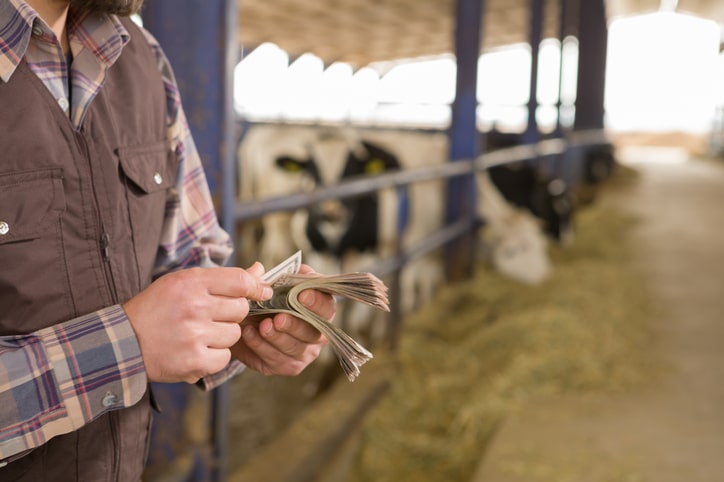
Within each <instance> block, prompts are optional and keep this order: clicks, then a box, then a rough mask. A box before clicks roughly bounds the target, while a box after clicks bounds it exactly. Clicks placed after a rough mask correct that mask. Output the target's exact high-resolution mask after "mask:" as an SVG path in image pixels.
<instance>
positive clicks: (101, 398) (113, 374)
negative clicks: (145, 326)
mask: <svg viewBox="0 0 724 482" xmlns="http://www.w3.org/2000/svg"><path fill="white" fill-rule="evenodd" d="M40 334H41V337H42V338H43V342H44V345H45V349H46V352H47V355H48V358H49V363H50V365H51V366H52V369H53V374H54V376H55V380H56V383H57V387H58V391H59V393H60V395H61V398H62V399H63V401H64V405H65V407H66V410H67V413H68V419H69V420H70V422H71V425H72V429H73V430H75V429H78V428H80V427H81V426H83V425H85V424H86V423H88V422H90V421H92V420H94V419H96V418H98V417H99V416H101V415H102V414H104V413H105V412H108V411H110V410H116V409H121V408H125V407H130V406H132V405H135V404H136V403H138V401H139V400H140V399H141V397H143V394H144V393H145V392H146V389H147V378H146V371H145V367H144V364H143V358H142V356H141V349H140V347H139V345H138V340H137V339H136V335H135V333H134V331H133V328H132V326H131V323H130V321H129V320H128V317H127V316H126V313H125V312H124V311H123V308H122V307H121V306H120V305H114V306H111V307H108V308H104V309H102V310H100V311H97V312H95V313H92V314H90V315H86V316H82V317H80V318H76V319H74V320H71V321H70V322H66V323H62V324H60V325H55V326H52V327H50V328H47V329H45V330H42V331H41V332H40Z"/></svg>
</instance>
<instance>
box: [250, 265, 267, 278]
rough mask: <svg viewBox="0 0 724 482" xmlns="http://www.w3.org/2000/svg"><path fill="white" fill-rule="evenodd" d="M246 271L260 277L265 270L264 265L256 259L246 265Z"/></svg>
mask: <svg viewBox="0 0 724 482" xmlns="http://www.w3.org/2000/svg"><path fill="white" fill-rule="evenodd" d="M246 271H247V273H249V274H251V275H254V276H256V277H260V276H262V275H263V274H264V273H265V272H266V270H265V269H264V265H263V264H261V263H260V262H259V261H256V262H255V263H254V264H252V265H251V266H250V267H248V268H247V269H246Z"/></svg>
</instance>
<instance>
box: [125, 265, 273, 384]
mask: <svg viewBox="0 0 724 482" xmlns="http://www.w3.org/2000/svg"><path fill="white" fill-rule="evenodd" d="M263 272H264V268H263V267H262V266H261V264H258V263H257V264H255V265H254V266H252V267H251V268H250V269H249V270H243V269H241V268H192V269H187V270H183V271H178V272H174V273H170V274H167V275H165V276H162V277H161V278H159V279H157V280H156V281H154V282H153V283H152V284H151V285H150V286H149V287H148V288H146V289H145V290H143V291H142V292H140V293H139V294H138V295H136V296H134V297H133V298H131V299H130V300H129V301H128V302H127V303H126V304H124V305H123V309H124V310H125V312H126V315H127V316H128V319H129V320H130V322H131V325H132V326H133V329H134V331H135V333H136V337H137V338H138V342H139V345H140V347H141V354H142V356H143V362H144V364H145V366H146V373H147V376H148V379H149V380H150V381H156V382H179V381H185V382H188V383H194V382H196V381H197V380H199V379H200V378H201V377H203V376H205V375H210V374H212V373H216V372H218V371H220V370H222V369H223V368H224V367H226V365H227V364H228V363H229V361H230V360H231V351H230V350H229V349H230V347H232V346H234V344H236V343H237V342H238V341H239V339H240V337H241V326H240V325H239V323H241V321H242V320H244V318H246V316H247V314H248V313H249V301H248V300H265V299H268V298H270V297H271V295H272V290H271V287H270V286H269V285H267V284H265V283H264V282H262V281H261V279H260V275H261V274H262V273H263ZM285 326H286V325H285Z"/></svg>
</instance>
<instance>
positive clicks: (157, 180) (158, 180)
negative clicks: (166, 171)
mask: <svg viewBox="0 0 724 482" xmlns="http://www.w3.org/2000/svg"><path fill="white" fill-rule="evenodd" d="M153 182H155V183H156V184H158V185H159V186H160V185H161V183H162V182H163V177H161V174H159V173H158V172H157V173H156V174H154V175H153Z"/></svg>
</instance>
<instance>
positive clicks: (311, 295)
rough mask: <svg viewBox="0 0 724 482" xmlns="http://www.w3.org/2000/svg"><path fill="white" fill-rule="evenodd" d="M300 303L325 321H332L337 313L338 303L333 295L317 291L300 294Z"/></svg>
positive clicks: (306, 291)
mask: <svg viewBox="0 0 724 482" xmlns="http://www.w3.org/2000/svg"><path fill="white" fill-rule="evenodd" d="M299 302H300V303H301V304H303V305H304V306H306V307H307V308H309V309H310V310H312V311H313V312H315V313H317V314H318V315H319V316H321V317H322V318H324V319H325V320H332V319H333V318H334V315H335V313H336V312H337V302H336V301H335V300H334V297H333V296H332V295H328V294H325V293H322V292H320V291H315V290H304V291H302V292H301V293H299Z"/></svg>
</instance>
